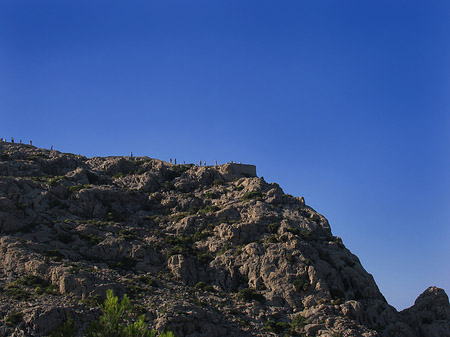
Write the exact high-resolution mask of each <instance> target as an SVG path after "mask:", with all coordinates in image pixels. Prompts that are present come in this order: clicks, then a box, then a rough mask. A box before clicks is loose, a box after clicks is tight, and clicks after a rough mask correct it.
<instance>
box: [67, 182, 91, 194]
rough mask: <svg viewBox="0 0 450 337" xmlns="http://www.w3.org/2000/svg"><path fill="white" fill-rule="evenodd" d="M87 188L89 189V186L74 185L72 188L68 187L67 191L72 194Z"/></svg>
mask: <svg viewBox="0 0 450 337" xmlns="http://www.w3.org/2000/svg"><path fill="white" fill-rule="evenodd" d="M89 187H91V185H89V184H84V185H74V186H69V191H70V192H72V193H76V192H78V191H80V190H82V189H84V188H89Z"/></svg>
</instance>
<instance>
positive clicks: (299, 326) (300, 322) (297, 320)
mask: <svg viewBox="0 0 450 337" xmlns="http://www.w3.org/2000/svg"><path fill="white" fill-rule="evenodd" d="M306 324H308V320H307V319H306V318H305V317H303V316H302V315H295V316H294V318H293V319H292V322H291V329H292V330H294V331H295V332H301V331H302V330H303V328H304V327H305V326H306Z"/></svg>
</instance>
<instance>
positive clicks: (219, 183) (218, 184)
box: [213, 179, 225, 186]
mask: <svg viewBox="0 0 450 337" xmlns="http://www.w3.org/2000/svg"><path fill="white" fill-rule="evenodd" d="M224 184H225V181H223V180H222V179H216V180H214V181H213V185H214V186H222V185H224Z"/></svg>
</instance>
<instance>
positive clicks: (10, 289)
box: [4, 282, 30, 301]
mask: <svg viewBox="0 0 450 337" xmlns="http://www.w3.org/2000/svg"><path fill="white" fill-rule="evenodd" d="M4 294H5V295H7V296H8V297H9V298H12V299H15V300H18V301H22V300H25V299H27V298H28V297H30V293H29V292H28V291H26V290H25V289H23V288H22V287H20V286H18V285H16V284H14V283H13V282H12V283H10V284H8V285H7V286H6V289H5V290H4Z"/></svg>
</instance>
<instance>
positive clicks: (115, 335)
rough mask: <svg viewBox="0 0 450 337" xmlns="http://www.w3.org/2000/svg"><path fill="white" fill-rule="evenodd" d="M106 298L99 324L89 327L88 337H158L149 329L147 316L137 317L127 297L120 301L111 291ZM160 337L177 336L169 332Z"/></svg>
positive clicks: (95, 323)
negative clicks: (146, 321)
mask: <svg viewBox="0 0 450 337" xmlns="http://www.w3.org/2000/svg"><path fill="white" fill-rule="evenodd" d="M106 296H107V297H106V301H105V303H104V305H102V306H101V309H102V315H101V316H100V317H99V319H98V322H92V323H91V324H90V325H89V326H88V329H87V336H88V337H156V335H157V331H156V330H149V329H148V328H147V326H146V324H145V320H144V319H145V315H141V316H139V317H136V314H135V313H134V312H133V309H134V308H133V307H132V305H131V302H130V299H129V298H128V296H127V295H124V296H123V298H122V300H121V301H119V299H118V297H117V296H114V294H113V291H112V290H111V289H109V290H108V291H107V294H106ZM159 337H175V335H174V334H173V333H172V332H170V331H168V332H165V333H161V334H159Z"/></svg>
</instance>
